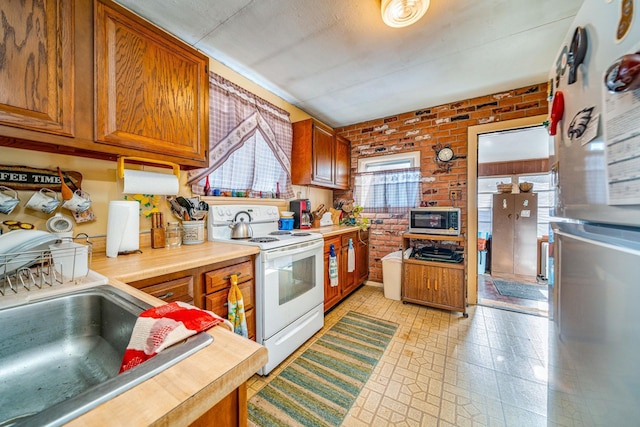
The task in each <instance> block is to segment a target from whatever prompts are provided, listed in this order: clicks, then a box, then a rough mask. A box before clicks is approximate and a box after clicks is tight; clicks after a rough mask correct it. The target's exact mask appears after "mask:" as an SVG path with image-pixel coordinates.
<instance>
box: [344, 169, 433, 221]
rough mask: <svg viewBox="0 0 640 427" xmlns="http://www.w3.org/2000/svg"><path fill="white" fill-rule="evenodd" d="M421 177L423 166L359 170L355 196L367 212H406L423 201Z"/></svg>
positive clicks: (356, 178)
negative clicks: (421, 199) (421, 197)
mask: <svg viewBox="0 0 640 427" xmlns="http://www.w3.org/2000/svg"><path fill="white" fill-rule="evenodd" d="M420 179H421V175H420V168H406V169H395V170H384V171H377V172H363V173H358V174H356V176H355V191H354V199H355V202H356V204H358V205H360V206H362V207H363V208H364V212H387V213H403V212H406V209H407V208H413V207H416V206H418V204H419V203H420Z"/></svg>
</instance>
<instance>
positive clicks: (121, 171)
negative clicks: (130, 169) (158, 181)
mask: <svg viewBox="0 0 640 427" xmlns="http://www.w3.org/2000/svg"><path fill="white" fill-rule="evenodd" d="M125 160H132V161H137V162H144V163H152V164H158V165H165V166H171V168H173V174H174V175H175V176H176V178H178V181H180V166H179V165H177V164H176V163H173V162H167V161H165V160H152V159H147V158H145V157H131V156H120V157H118V166H117V170H118V177H119V178H120V179H124V161H125Z"/></svg>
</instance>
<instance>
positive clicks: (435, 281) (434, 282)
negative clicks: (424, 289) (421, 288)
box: [433, 280, 438, 291]
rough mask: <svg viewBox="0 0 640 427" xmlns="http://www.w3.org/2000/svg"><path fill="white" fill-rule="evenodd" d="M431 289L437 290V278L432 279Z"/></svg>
mask: <svg viewBox="0 0 640 427" xmlns="http://www.w3.org/2000/svg"><path fill="white" fill-rule="evenodd" d="M433 289H434V290H435V291H437V290H438V281H437V280H434V281H433Z"/></svg>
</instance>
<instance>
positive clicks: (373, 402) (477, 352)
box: [248, 286, 548, 427]
mask: <svg viewBox="0 0 640 427" xmlns="http://www.w3.org/2000/svg"><path fill="white" fill-rule="evenodd" d="M350 310H353V311H356V312H359V313H364V314H369V315H374V316H378V317H380V318H382V319H385V320H390V321H395V322H397V323H399V324H400V327H399V328H398V331H397V333H396V335H395V337H394V338H393V340H392V341H391V343H390V344H389V347H388V348H387V351H386V352H385V354H384V356H383V357H382V359H381V360H380V362H379V363H378V365H377V366H376V368H375V370H374V372H373V374H372V375H371V377H370V378H369V381H368V382H367V383H366V385H365V387H364V388H363V390H362V392H361V393H360V396H359V397H358V399H357V400H356V402H355V404H354V405H353V407H352V408H351V410H350V411H349V414H348V415H347V417H346V419H345V420H344V423H343V426H387V425H394V426H441V427H448V426H514V427H516V426H517V427H525V426H546V425H547V420H546V413H547V381H546V379H547V372H546V371H547V369H546V363H547V322H548V320H547V319H546V318H544V317H540V316H531V315H527V314H522V313H517V312H513V311H506V310H499V309H495V308H490V307H484V306H470V307H469V310H468V312H469V318H468V319H465V318H463V317H462V315H461V314H460V313H456V312H449V311H444V310H438V309H433V308H428V307H423V306H419V305H413V304H406V305H405V304H402V303H401V302H400V301H393V300H389V299H386V298H384V296H383V291H382V288H376V287H373V286H362V287H361V288H360V289H358V290H357V291H356V292H354V293H353V294H352V295H351V296H350V297H349V298H347V299H346V300H345V301H343V302H342V303H341V304H340V305H338V306H337V307H336V308H335V309H333V310H332V311H331V312H329V313H328V314H327V315H326V317H325V326H324V328H323V330H321V331H319V332H318V333H317V334H316V335H315V336H314V337H312V338H311V339H310V340H309V341H308V342H307V343H306V344H305V345H304V346H303V347H301V348H300V349H298V350H297V351H296V353H294V354H293V355H292V356H291V357H290V358H289V359H287V360H286V361H285V362H283V363H282V364H281V365H280V366H279V367H278V368H276V369H275V370H274V371H273V372H272V373H271V374H270V375H269V376H267V377H260V376H257V375H255V376H253V377H252V378H251V379H250V380H249V382H248V386H249V388H248V397H249V398H250V397H251V396H253V395H254V394H255V393H257V392H258V391H259V390H260V389H261V388H262V387H263V386H264V385H265V384H266V383H267V382H268V381H269V380H270V379H271V378H273V377H275V375H277V374H278V373H279V372H280V371H281V370H282V369H284V367H285V366H286V365H287V363H288V362H289V361H290V360H292V359H293V358H295V357H297V355H299V354H300V353H301V352H303V351H304V350H305V349H306V348H307V347H308V346H309V345H310V344H311V343H312V342H313V341H314V340H315V339H317V337H318V336H320V335H321V334H322V333H323V332H324V331H325V330H326V329H328V328H330V327H331V326H332V325H333V324H335V323H336V322H337V321H338V319H340V318H341V317H342V316H343V315H344V314H345V313H346V312H348V311H350Z"/></svg>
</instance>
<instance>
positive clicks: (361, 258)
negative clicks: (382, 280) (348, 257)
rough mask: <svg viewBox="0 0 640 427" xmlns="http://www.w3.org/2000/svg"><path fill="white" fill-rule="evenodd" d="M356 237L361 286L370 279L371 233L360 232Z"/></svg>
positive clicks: (358, 273) (358, 274) (359, 282)
mask: <svg viewBox="0 0 640 427" xmlns="http://www.w3.org/2000/svg"><path fill="white" fill-rule="evenodd" d="M356 236H357V237H358V241H357V243H356V276H357V282H358V284H361V283H363V282H365V281H366V280H367V277H369V233H368V232H366V231H358V233H357V234H356Z"/></svg>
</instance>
